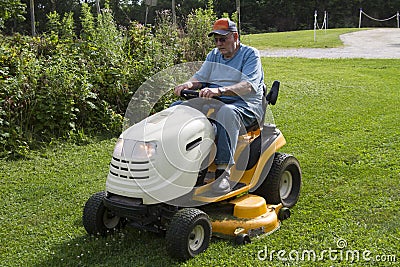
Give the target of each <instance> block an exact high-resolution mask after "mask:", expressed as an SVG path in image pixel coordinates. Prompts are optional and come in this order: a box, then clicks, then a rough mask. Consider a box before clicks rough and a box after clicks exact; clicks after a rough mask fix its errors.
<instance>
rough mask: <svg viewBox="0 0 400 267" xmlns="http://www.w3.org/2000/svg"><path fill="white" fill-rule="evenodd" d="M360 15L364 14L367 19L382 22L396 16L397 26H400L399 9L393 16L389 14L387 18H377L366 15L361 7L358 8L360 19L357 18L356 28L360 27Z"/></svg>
mask: <svg viewBox="0 0 400 267" xmlns="http://www.w3.org/2000/svg"><path fill="white" fill-rule="evenodd" d="M362 15H364V16H366V17H367V18H369V19H371V20H375V21H379V22H384V21H388V20H391V19H394V18H397V28H400V25H399V11H397V13H396V14H394V15H393V16H391V17H390V18H387V19H377V18H373V17H371V16H370V15H368V14H367V13H365V12H364V11H363V10H362V8H360V19H359V22H358V28H361V18H362Z"/></svg>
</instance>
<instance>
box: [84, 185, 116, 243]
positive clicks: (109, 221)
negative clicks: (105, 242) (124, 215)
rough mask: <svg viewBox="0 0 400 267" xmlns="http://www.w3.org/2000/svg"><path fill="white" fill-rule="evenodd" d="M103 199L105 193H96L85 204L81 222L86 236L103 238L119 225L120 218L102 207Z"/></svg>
mask: <svg viewBox="0 0 400 267" xmlns="http://www.w3.org/2000/svg"><path fill="white" fill-rule="evenodd" d="M104 197H105V192H98V193H96V194H94V195H92V196H91V197H90V198H89V199H88V201H87V202H86V204H85V207H84V209H83V217H82V220H83V226H84V227H85V229H86V231H87V232H88V234H92V235H95V234H100V235H103V236H104V235H107V234H108V233H111V232H112V231H114V230H115V229H116V228H119V227H120V225H121V218H120V217H118V216H115V215H114V214H113V213H112V212H111V211H110V210H108V209H107V208H106V207H105V206H104V204H103V199H104Z"/></svg>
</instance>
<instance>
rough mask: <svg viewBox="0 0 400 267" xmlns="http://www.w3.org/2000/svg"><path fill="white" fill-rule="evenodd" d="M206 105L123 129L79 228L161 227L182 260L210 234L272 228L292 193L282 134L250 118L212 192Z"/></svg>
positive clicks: (296, 176)
mask: <svg viewBox="0 0 400 267" xmlns="http://www.w3.org/2000/svg"><path fill="white" fill-rule="evenodd" d="M279 85H280V84H279V82H278V81H275V82H274V83H273V86H272V87H271V90H270V91H269V93H268V94H266V95H265V97H264V98H265V99H264V100H265V101H264V102H265V107H267V106H268V105H274V104H275V102H276V100H277V97H278V92H279ZM183 95H184V96H185V97H186V98H190V96H193V95H196V92H192V91H187V90H185V91H183ZM215 101H216V102H219V101H218V100H215ZM214 109H215V107H214V106H213V105H209V106H208V110H207V111H206V112H204V110H203V111H199V110H197V109H194V108H192V107H189V106H187V105H176V106H173V107H170V108H167V109H165V110H163V111H161V112H159V113H156V114H154V115H152V116H149V117H148V118H146V119H144V120H142V121H140V122H139V123H136V124H134V125H133V126H131V127H130V128H128V129H127V130H125V131H124V132H123V133H122V134H121V136H120V137H119V139H118V141H117V143H116V145H115V149H114V152H113V156H112V159H111V163H110V170H109V173H108V177H107V181H106V188H105V191H102V192H98V193H96V194H94V195H93V196H92V197H90V198H89V200H88V201H87V202H86V204H85V207H84V211H83V225H84V227H85V229H86V231H87V232H88V233H89V234H101V235H107V234H109V233H112V232H113V231H114V230H115V229H118V228H120V227H122V226H125V225H130V226H133V227H135V228H139V229H142V230H146V231H152V232H157V233H165V237H166V244H167V251H168V253H169V254H170V255H171V256H172V257H175V258H178V259H182V260H186V259H189V258H191V257H194V256H195V255H197V254H199V253H201V252H203V251H204V250H206V249H207V247H208V245H209V242H210V239H211V236H217V237H228V238H232V239H233V240H234V241H235V242H236V243H237V244H246V243H249V242H251V238H252V237H256V236H260V235H264V234H267V233H271V232H273V231H275V230H277V229H278V228H279V227H280V224H281V221H282V220H285V219H287V218H289V216H290V210H289V209H290V208H291V207H293V206H294V205H295V204H296V202H297V201H298V198H299V193H300V187H301V170H300V166H299V162H298V161H297V159H296V158H295V157H294V156H292V155H289V154H284V153H280V152H277V151H278V150H279V149H280V148H281V147H282V146H284V145H285V143H286V141H285V138H284V136H283V134H282V133H281V132H280V131H279V130H278V128H277V127H276V126H275V125H274V124H271V123H265V122H263V123H262V124H261V125H259V124H258V123H257V125H253V126H251V127H247V128H246V129H245V130H244V131H243V134H242V135H241V136H240V137H239V140H238V144H237V149H236V152H235V156H234V158H235V162H236V164H235V165H234V166H233V167H232V169H231V178H230V183H231V189H230V191H229V192H226V193H223V194H221V193H218V192H214V190H213V186H212V185H213V182H214V179H215V178H214V176H215V175H214V172H215V169H216V167H215V165H214V163H213V155H214V154H215V143H214V141H215V140H214V137H215V129H214V126H213V120H212V113H213V110H214ZM205 114H206V115H205Z"/></svg>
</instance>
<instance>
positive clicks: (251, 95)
mask: <svg viewBox="0 0 400 267" xmlns="http://www.w3.org/2000/svg"><path fill="white" fill-rule="evenodd" d="M208 36H209V37H213V38H214V41H215V45H216V48H214V49H213V50H212V51H211V52H210V53H209V54H208V55H207V57H206V60H205V62H204V63H203V65H202V67H201V68H200V70H199V71H198V72H196V73H195V75H194V76H193V77H192V78H191V79H190V80H189V81H187V82H185V83H183V84H180V85H178V86H176V87H175V90H174V92H175V94H177V95H180V93H181V91H182V90H184V89H191V90H193V89H200V92H199V96H200V97H203V98H212V97H214V96H218V97H219V99H220V100H221V101H222V102H224V103H225V105H223V106H222V107H221V108H219V110H218V111H217V114H216V121H217V136H216V139H217V152H216V157H215V160H214V162H215V164H216V165H217V171H216V172H215V177H216V181H215V183H214V184H213V189H214V190H215V192H217V193H227V192H229V191H230V190H231V188H230V183H229V178H230V168H231V167H232V166H233V165H234V164H235V162H234V159H233V155H234V153H235V150H236V143H237V140H238V136H239V130H240V127H241V126H245V127H246V126H250V125H252V124H254V123H255V122H257V121H258V122H260V120H261V118H262V114H263V112H264V111H263V109H262V97H263V86H264V81H263V79H264V72H263V69H262V65H261V60H260V55H259V52H258V51H257V50H256V49H255V48H252V47H249V46H246V45H243V44H241V43H240V41H239V34H238V31H237V27H236V24H235V23H234V22H232V21H230V20H229V19H226V18H222V19H218V20H217V21H215V23H214V25H213V29H212V31H211V32H210V33H209V34H208Z"/></svg>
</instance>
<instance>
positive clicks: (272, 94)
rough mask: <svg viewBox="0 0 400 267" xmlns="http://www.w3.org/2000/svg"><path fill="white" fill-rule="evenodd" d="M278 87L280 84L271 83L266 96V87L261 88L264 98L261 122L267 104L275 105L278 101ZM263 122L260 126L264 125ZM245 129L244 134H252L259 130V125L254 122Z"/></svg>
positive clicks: (277, 82)
mask: <svg viewBox="0 0 400 267" xmlns="http://www.w3.org/2000/svg"><path fill="white" fill-rule="evenodd" d="M279 86H280V82H279V81H274V82H273V83H272V86H271V89H270V90H269V92H268V94H267V88H266V85H265V84H264V86H263V91H264V97H265V98H264V99H263V110H264V114H263V116H262V120H263V121H264V119H265V110H266V108H267V106H268V105H269V104H271V105H275V104H276V101H277V99H278V94H279ZM263 121H261V122H260V124H263V123H264V122H263ZM245 128H246V132H253V131H256V130H258V129H259V128H260V125H259V123H258V122H257V121H255V122H253V123H252V124H251V125H249V126H247V127H245Z"/></svg>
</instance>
